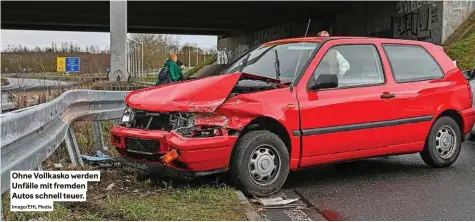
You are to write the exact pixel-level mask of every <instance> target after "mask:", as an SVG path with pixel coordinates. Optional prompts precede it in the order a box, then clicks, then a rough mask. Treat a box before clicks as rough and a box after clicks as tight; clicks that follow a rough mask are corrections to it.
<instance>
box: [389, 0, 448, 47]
mask: <svg viewBox="0 0 475 222" xmlns="http://www.w3.org/2000/svg"><path fill="white" fill-rule="evenodd" d="M422 3H423V2H421V3H419V2H416V3H415V4H412V3H411V2H403V3H398V5H400V4H401V5H402V6H398V9H399V7H401V10H399V11H401V12H402V13H400V14H398V16H397V17H396V18H395V20H394V37H396V38H401V39H410V40H419V41H427V42H432V43H435V44H440V42H441V33H442V30H441V29H442V20H441V19H442V15H441V12H440V11H441V10H439V9H440V8H439V7H442V4H422ZM440 3H441V2H440ZM408 5H410V9H411V10H412V9H414V11H409V12H406V6H407V7H409V6H408ZM403 6H404V7H403Z"/></svg>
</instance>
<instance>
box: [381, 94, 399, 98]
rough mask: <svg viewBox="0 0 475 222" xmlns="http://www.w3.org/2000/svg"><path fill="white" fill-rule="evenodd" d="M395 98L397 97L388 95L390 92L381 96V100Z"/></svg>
mask: <svg viewBox="0 0 475 222" xmlns="http://www.w3.org/2000/svg"><path fill="white" fill-rule="evenodd" d="M394 97H396V95H395V94H392V93H388V92H384V93H383V94H381V99H391V98H394Z"/></svg>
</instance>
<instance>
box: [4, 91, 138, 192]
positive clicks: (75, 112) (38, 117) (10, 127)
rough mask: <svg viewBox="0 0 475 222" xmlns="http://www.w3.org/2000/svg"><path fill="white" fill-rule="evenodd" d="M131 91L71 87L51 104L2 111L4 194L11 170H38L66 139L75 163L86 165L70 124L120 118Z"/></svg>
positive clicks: (7, 186) (72, 160) (8, 183)
mask: <svg viewBox="0 0 475 222" xmlns="http://www.w3.org/2000/svg"><path fill="white" fill-rule="evenodd" d="M129 92H130V91H101V90H70V91H67V92H65V93H63V94H62V95H61V96H59V97H57V98H56V99H54V100H52V101H50V102H48V103H43V104H39V105H36V106H32V107H27V108H24V109H20V110H15V111H12V112H9V113H5V114H0V122H1V147H0V148H1V157H2V158H1V181H2V183H1V190H2V194H3V193H4V192H6V191H7V190H8V189H9V187H10V186H9V185H10V171H11V170H34V169H37V168H38V167H39V166H41V163H43V162H44V161H45V160H46V159H47V158H48V157H49V156H50V155H51V154H52V153H53V152H54V151H55V150H56V148H57V147H58V146H59V145H60V144H61V143H62V142H63V141H65V140H66V141H65V142H66V145H67V148H68V153H69V156H70V159H71V162H72V163H74V164H82V160H81V158H80V155H79V147H78V145H77V142H76V138H75V136H74V132H73V131H72V129H71V127H70V124H71V123H73V122H74V121H77V120H81V121H83V120H85V121H89V120H90V121H102V120H114V119H119V118H120V117H121V116H122V112H123V110H124V108H125V102H124V98H125V96H126V95H127V94H128V93H129ZM97 123H98V122H97ZM96 128H97V127H96Z"/></svg>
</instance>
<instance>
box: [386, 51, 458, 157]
mask: <svg viewBox="0 0 475 222" xmlns="http://www.w3.org/2000/svg"><path fill="white" fill-rule="evenodd" d="M382 49H383V50H384V54H385V55H386V59H387V61H388V63H389V64H390V67H391V70H389V71H388V75H389V76H390V77H392V79H393V81H391V83H390V84H388V86H387V91H388V92H390V93H391V94H393V95H394V98H393V99H392V100H391V105H392V106H393V109H394V110H395V111H397V112H395V113H394V114H396V116H395V118H397V119H399V120H401V121H402V122H404V124H400V125H398V126H397V127H394V132H397V137H394V138H393V139H392V142H393V144H392V145H395V146H399V147H401V146H405V147H406V149H407V150H417V148H419V150H422V149H423V146H424V143H425V140H426V137H427V135H428V133H429V130H430V128H431V125H432V122H433V119H435V118H436V115H437V114H438V113H440V112H441V111H443V110H444V109H448V106H447V105H448V104H444V101H460V100H459V99H458V97H457V95H458V94H457V93H456V92H457V89H458V88H457V78H451V79H448V80H444V71H443V70H442V68H441V67H440V65H439V64H438V63H437V61H436V60H435V59H434V58H433V56H432V55H431V53H430V52H429V51H428V50H427V49H425V48H424V47H423V46H421V45H417V44H400V43H399V44H398V43H395V42H393V43H384V44H382ZM384 60H385V59H384V58H383V61H384ZM454 86H455V87H454ZM395 134H396V133H395Z"/></svg>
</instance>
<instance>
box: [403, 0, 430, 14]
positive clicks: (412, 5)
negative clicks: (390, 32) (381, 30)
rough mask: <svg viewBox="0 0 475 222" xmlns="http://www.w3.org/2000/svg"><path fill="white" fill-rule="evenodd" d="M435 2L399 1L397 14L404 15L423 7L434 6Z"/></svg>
mask: <svg viewBox="0 0 475 222" xmlns="http://www.w3.org/2000/svg"><path fill="white" fill-rule="evenodd" d="M436 3H437V1H400V2H398V3H397V13H398V14H406V13H410V12H414V11H416V10H418V9H420V8H421V7H422V6H425V5H434V4H436Z"/></svg>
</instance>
